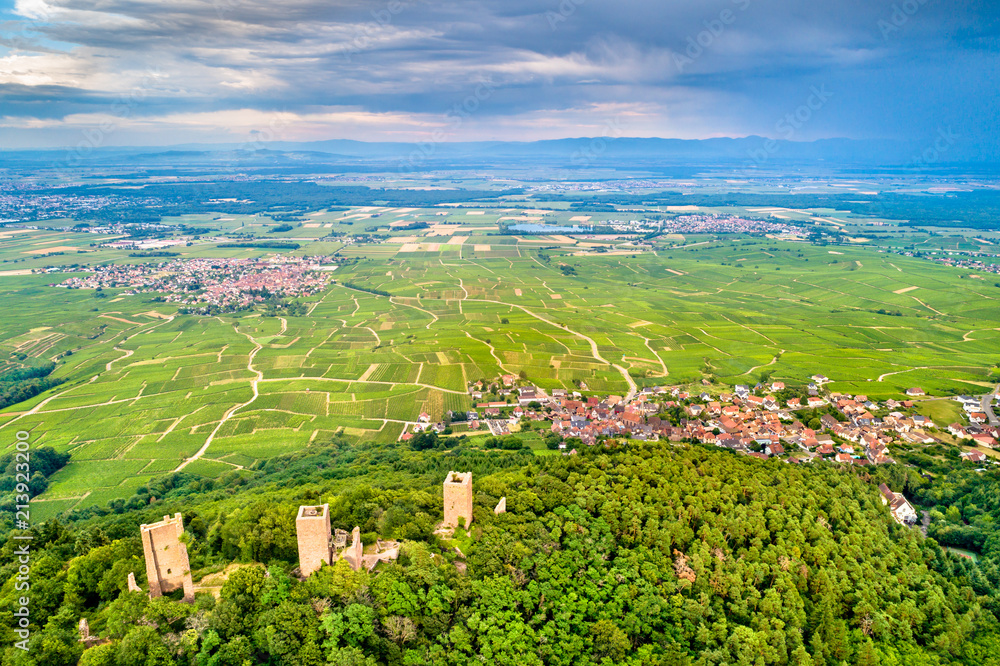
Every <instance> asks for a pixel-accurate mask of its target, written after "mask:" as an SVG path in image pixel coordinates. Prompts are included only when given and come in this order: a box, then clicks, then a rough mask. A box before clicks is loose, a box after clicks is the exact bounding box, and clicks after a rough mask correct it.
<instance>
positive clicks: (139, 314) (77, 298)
mask: <svg viewBox="0 0 1000 666" xmlns="http://www.w3.org/2000/svg"><path fill="white" fill-rule="evenodd" d="M473 212H474V210H473ZM390 213H391V214H390ZM828 214H832V213H828ZM373 215H377V216H378V217H373ZM574 215H575V214H574V213H573V212H571V211H566V212H562V211H558V210H557V209H555V208H553V211H552V212H550V213H548V214H547V215H546V216H545V217H546V221H547V222H555V223H559V224H576V223H578V222H580V221H581V220H579V219H578V220H576V221H574V220H573V217H574ZM816 215H820V213H819V212H814V213H809V214H806V215H805V217H810V218H811V217H812V216H816ZM420 216H423V217H424V218H426V219H431V220H432V222H433V223H432V224H427V225H424V226H423V227H421V228H419V229H416V230H414V229H401V230H398V231H397V230H395V229H394V228H393V227H392V223H393V222H394V221H402V222H403V223H404V226H405V223H408V222H409V221H412V220H417V219H420ZM432 216H433V219H432ZM230 217H231V219H222V218H221V217H219V216H215V217H207V216H202V217H200V218H198V219H195V220H190V219H189V220H186V223H189V224H190V223H194V222H197V223H198V224H215V225H218V226H219V231H220V233H222V232H226V231H233V230H234V229H240V228H243V227H241V225H253V224H257V225H261V224H263V222H262V221H261V220H260V219H258V218H256V217H254V218H250V217H245V218H239V217H232V216H230ZM502 217H513V218H519V217H530V216H527V215H517V214H516V213H513V212H512V211H507V212H503V213H502V214H498V213H497V212H495V211H490V212H489V213H488V214H483V215H473V214H469V210H465V209H460V210H450V211H448V212H447V213H446V214H444V215H443V216H442V214H441V213H440V212H439V211H433V210H422V209H411V210H410V211H409V212H403V213H400V212H399V211H398V210H397V211H393V210H387V209H371V210H368V211H366V212H353V211H347V212H336V213H327V212H323V211H319V212H317V213H316V214H315V215H313V216H312V217H310V219H312V220H313V221H312V222H309V223H308V225H322V226H319V227H316V226H306V225H303V226H301V227H297V228H296V230H295V231H294V232H288V233H285V234H279V235H282V236H283V237H288V238H291V239H294V240H296V242H299V243H300V244H302V247H301V248H300V249H299V250H295V251H294V252H293V253H294V254H296V255H298V256H303V255H310V254H323V253H332V252H338V251H339V253H340V254H339V256H340V257H342V258H344V259H346V262H345V263H343V264H342V265H340V266H338V267H337V270H336V271H334V272H332V273H330V278H331V281H330V282H329V283H328V285H327V287H326V288H325V289H324V290H323V291H322V293H320V294H318V295H317V296H315V297H313V298H311V299H309V300H308V301H307V302H306V303H305V305H307V306H308V307H307V308H306V310H305V313H304V314H299V315H297V316H292V315H288V316H285V315H282V316H278V317H265V316H262V315H261V313H259V312H258V313H253V314H246V313H244V314H236V315H232V314H230V315H225V314H224V315H220V316H216V317H202V316H195V315H180V314H178V313H177V310H176V307H174V306H170V305H167V304H164V303H156V302H153V301H152V299H151V298H150V297H149V295H143V294H140V295H132V296H128V295H123V294H121V293H118V292H117V291H115V290H111V293H107V294H106V297H105V298H95V294H93V293H92V292H91V291H89V290H83V289H81V290H65V289H56V288H54V287H51V286H48V285H50V284H52V283H57V282H60V281H62V280H63V279H65V277H66V274H65V273H61V272H60V271H61V270H63V269H62V268H60V267H65V266H67V265H69V264H71V263H72V262H74V261H75V262H82V261H87V262H96V263H101V262H105V263H107V262H121V261H154V260H153V259H136V258H128V257H126V256H125V255H126V253H125V252H124V251H121V250H108V249H99V248H94V247H91V243H90V242H87V243H84V242H82V241H80V240H79V234H76V236H77V238H78V239H77V240H75V241H74V240H73V238H72V236H73V234H68V233H63V234H54V233H52V232H42V231H36V232H25V233H17V234H11V235H9V236H8V237H5V238H3V239H0V243H2V245H0V253H2V256H3V257H4V258H5V261H7V262H10V263H9V264H8V266H9V269H8V272H7V273H6V274H4V275H3V276H2V277H0V295H2V298H3V301H4V303H5V304H9V307H10V308H11V311H16V312H18V313H19V314H20V315H21V316H19V317H8V318H6V319H5V321H4V323H3V324H2V325H0V344H2V345H3V346H4V347H5V349H6V350H7V352H8V353H9V354H10V355H14V354H20V355H22V356H23V357H24V358H27V359H29V360H30V359H33V360H37V361H41V360H47V359H50V358H59V359H61V360H60V363H59V366H58V369H57V371H56V376H58V377H59V378H62V379H65V380H66V381H65V383H63V384H62V385H60V386H58V387H56V388H54V389H51V390H49V391H47V392H46V393H43V394H41V395H38V396H36V397H34V398H32V399H30V400H27V401H25V402H21V403H19V404H16V405H13V406H11V407H9V408H7V409H6V410H3V411H2V412H0V429H2V430H3V431H4V433H5V436H6V435H7V434H12V433H13V432H14V431H15V430H29V431H31V432H32V434H33V437H34V438H35V441H36V442H37V444H38V445H51V446H53V447H55V448H56V449H57V450H59V451H67V452H69V453H70V454H71V456H72V457H71V461H70V463H69V464H68V465H67V466H66V467H65V468H63V469H62V470H60V471H59V472H58V473H56V474H55V475H54V476H53V477H52V479H51V485H50V487H49V488H48V490H47V491H46V492H45V493H44V495H43V496H41V497H40V498H39V499H40V500H41V504H40V506H44V507H45V509H43V511H45V512H46V515H48V514H55V513H57V512H58V511H63V510H66V509H69V508H72V507H84V506H89V505H92V504H94V503H105V502H107V501H109V500H111V499H114V498H126V497H129V496H131V494H132V493H133V492H134V490H135V489H136V488H137V487H138V486H139V485H141V484H142V483H145V482H146V481H148V480H149V479H151V478H153V477H155V476H159V475H162V474H164V473H166V472H169V471H172V470H181V469H183V470H184V471H186V472H189V473H192V474H197V475H204V476H218V475H220V474H223V473H225V472H226V471H228V470H232V469H239V468H242V467H246V466H248V465H251V464H254V463H255V462H256V461H259V460H264V459H267V458H271V457H274V456H276V455H279V454H281V453H284V452H288V451H292V450H297V449H302V448H305V447H308V446H310V444H311V443H312V442H314V441H316V439H317V438H324V437H329V436H330V435H332V434H334V433H338V432H339V433H342V434H344V435H345V436H346V437H347V438H348V440H351V441H362V440H363V441H374V442H380V443H386V444H388V443H391V442H394V441H396V440H397V439H398V438H399V436H400V435H401V434H402V433H403V431H404V429H405V428H406V427H407V425H408V424H412V423H414V422H416V421H417V419H418V416H419V414H420V413H421V412H427V413H429V414H430V415H431V417H432V418H433V419H440V418H441V417H442V416H443V415H444V414H445V412H446V411H448V410H464V409H468V408H469V407H471V406H472V401H471V400H470V398H469V397H468V394H467V386H468V384H469V383H470V382H473V381H476V380H479V379H488V378H494V377H496V376H497V375H499V374H505V373H511V374H518V373H523V375H524V376H525V377H527V379H528V380H530V381H532V382H534V383H536V384H537V385H539V386H541V387H544V388H548V389H551V388H560V387H561V388H566V389H570V390H574V389H577V388H583V387H585V388H583V390H584V391H585V392H590V393H593V394H608V393H616V394H626V393H628V392H629V391H630V390H632V388H633V386H635V387H642V386H649V385H657V384H670V385H678V384H691V383H695V382H702V381H703V380H704V381H707V382H709V383H712V384H714V385H715V386H716V388H717V389H720V388H721V387H723V386H725V385H732V384H737V383H754V382H755V381H757V380H760V379H761V378H763V377H764V376H767V377H770V378H772V379H774V380H782V381H785V382H786V383H788V384H789V385H790V386H802V385H803V384H804V383H806V382H807V381H808V377H809V376H810V375H813V374H815V373H822V374H825V375H827V376H829V377H830V378H831V379H832V380H833V384H832V385H831V388H832V389H833V390H843V391H847V392H852V393H860V392H863V393H865V394H867V395H869V396H872V397H875V398H884V397H890V396H899V395H901V394H902V392H903V391H904V390H905V389H906V388H908V387H911V386H921V387H922V388H923V389H924V390H926V391H927V392H928V393H932V394H935V393H936V394H942V393H949V392H961V393H972V392H977V391H981V390H982V389H981V388H980V387H984V386H992V384H991V381H994V380H993V377H991V375H990V370H991V368H992V367H994V366H995V365H996V364H997V362H998V361H1000V356H998V354H997V349H1000V307H998V305H1000V289H998V288H997V286H996V285H995V284H994V282H995V281H993V280H982V279H970V278H969V275H968V271H964V272H963V271H962V270H957V269H955V268H952V267H948V266H942V265H939V264H936V263H932V262H928V261H925V260H920V259H915V258H909V257H905V256H900V255H899V254H893V253H887V252H879V251H876V250H875V249H874V248H872V247H866V246H864V245H858V246H853V245H838V246H836V249H832V248H831V247H828V246H822V245H813V244H808V243H804V242H793V241H789V240H784V239H772V238H763V237H752V238H751V237H739V236H718V235H690V234H689V235H687V236H681V237H677V236H662V237H660V238H658V239H656V241H655V242H654V243H652V244H651V245H649V246H647V247H645V248H637V247H635V246H631V245H629V244H628V243H627V242H626V243H625V244H623V242H622V240H621V239H616V238H590V239H586V238H584V239H581V238H578V237H573V238H570V237H564V236H559V235H552V236H544V235H543V236H510V235H498V234H497V233H496V222H497V221H498V218H502ZM592 217H595V219H596V218H597V217H598V216H592ZM438 221H440V222H442V223H438ZM444 221H447V222H448V224H443V222H444ZM846 222H847V221H846V220H845V223H846ZM347 223H350V224H347ZM859 224H860V223H859ZM225 225H229V226H228V227H227V226H225ZM233 225H236V226H233ZM327 225H329V226H327ZM375 225H381V226H382V228H383V230H388V236H387V237H386V239H385V240H383V241H381V242H356V243H349V244H344V243H342V242H339V241H334V240H331V239H329V238H324V235H325V233H329V231H330V230H335V229H337V228H341V229H344V230H345V231H346V230H351V229H353V231H352V233H361V232H362V231H364V230H365V229H369V228H374V226H375ZM359 227H361V228H360V229H359ZM313 232H316V233H313ZM914 238H923V237H922V236H918V235H914ZM937 240H941V239H940V238H938V239H937ZM36 245H37V246H38V247H39V248H45V247H58V248H64V247H65V248H68V247H76V248H79V250H73V251H72V253H70V252H69V251H63V252H64V253H63V254H61V255H54V256H49V257H43V256H42V253H34V252H33V250H31V249H26V248H34V247H35V246H36ZM217 245H218V241H212V242H200V243H196V244H193V245H191V246H184V247H179V248H177V252H178V253H179V254H180V255H181V256H185V257H191V258H195V257H212V256H219V257H222V256H240V257H246V256H265V255H269V254H273V253H274V251H273V250H271V251H268V250H266V249H260V250H258V249H226V248H218V247H217ZM595 249H599V250H601V251H595ZM78 251H79V252H83V253H84V254H77V252H78ZM70 260H72V261H70ZM22 266H26V267H28V268H38V267H40V266H53V267H54V268H53V269H52V271H53V272H51V273H48V274H44V275H39V274H33V275H23V274H19V273H20V271H17V270H15V269H19V268H21V267H22ZM106 291H107V290H106ZM118 291H120V290H118ZM28 322H30V324H29V323H28ZM66 352H72V354H71V355H66ZM6 441H11V438H10V437H8V438H7V440H6Z"/></svg>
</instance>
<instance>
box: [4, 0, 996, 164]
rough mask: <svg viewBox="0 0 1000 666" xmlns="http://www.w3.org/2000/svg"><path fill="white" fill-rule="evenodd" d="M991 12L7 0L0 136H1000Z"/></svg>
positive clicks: (984, 140) (625, 1) (877, 4)
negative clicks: (945, 134)
mask: <svg viewBox="0 0 1000 666" xmlns="http://www.w3.org/2000/svg"><path fill="white" fill-rule="evenodd" d="M998 17H1000V2H997V0H972V1H968V2H958V1H945V0H823V1H821V2H810V1H803V0H530V1H529V0H460V1H451V0H434V1H432V0H373V1H370V2H360V1H355V0H207V1H205V0H169V1H165V0H0V149H8V150H9V149H17V148H30V147H65V146H75V145H79V144H81V143H85V144H89V145H91V146H93V147H98V146H117V145H142V146H150V145H170V144H179V143H196V142H197V143H216V142H219V143H226V142H244V141H254V140H260V141H267V140H281V141H311V140H324V139H358V140H365V141H478V140H513V141H531V140H537V139H553V138H563V137H580V136H639V137H646V136H658V137H667V138H682V139H700V138H711V137H720V136H748V135H761V136H769V137H775V138H784V139H792V140H799V141H811V140H815V139H821V138H831V137H846V138H857V139H874V138H878V139H905V140H909V141H916V142H922V141H926V142H928V143H932V142H933V141H934V140H935V138H936V137H938V136H940V134H941V133H942V132H947V133H948V135H949V136H958V137H961V140H962V141H969V142H976V143H978V144H980V145H987V146H1000V140H998V137H997V135H998V130H997V127H1000V122H998V121H1000V113H998V105H1000V101H998V100H1000V67H998V63H1000V59H998V52H1000V21H998Z"/></svg>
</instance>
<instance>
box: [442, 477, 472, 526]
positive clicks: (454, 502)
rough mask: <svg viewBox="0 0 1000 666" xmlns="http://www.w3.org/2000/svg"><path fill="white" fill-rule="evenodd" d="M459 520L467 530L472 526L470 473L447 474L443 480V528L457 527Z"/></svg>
mask: <svg viewBox="0 0 1000 666" xmlns="http://www.w3.org/2000/svg"><path fill="white" fill-rule="evenodd" d="M459 518H461V519H462V521H463V523H462V524H463V526H464V527H465V528H466V529H468V527H469V525H471V524H472V472H448V476H447V478H445V480H444V523H443V525H444V526H445V527H458V522H459Z"/></svg>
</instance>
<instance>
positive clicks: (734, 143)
mask: <svg viewBox="0 0 1000 666" xmlns="http://www.w3.org/2000/svg"><path fill="white" fill-rule="evenodd" d="M940 147H944V150H940V149H939V148H940ZM66 154H67V151H66V150H18V151H6V152H0V163H2V164H8V165H16V164H18V163H22V164H23V163H38V162H50V161H52V160H54V159H61V158H62V157H63V156H64V155H66ZM511 160H518V161H521V162H524V163H531V164H539V165H548V166H561V167H579V168H584V167H588V166H598V165H600V166H621V165H623V164H630V165H645V166H652V165H656V164H663V165H671V164H688V165H690V164H700V165H710V164H726V165H730V166H731V165H733V164H734V163H736V164H740V165H741V166H744V167H762V168H765V169H766V168H767V167H769V166H773V165H779V164H781V165H787V164H789V163H802V164H811V165H814V166H821V165H827V166H830V167H849V166H851V165H857V166H871V165H878V166H883V167H889V166H900V167H905V166H910V167H920V168H926V167H935V166H944V165H949V164H952V165H953V164H961V163H966V164H968V163H980V164H982V163H996V162H997V161H998V160H997V157H996V156H995V155H994V154H993V153H992V151H989V150H987V149H986V148H980V147H979V146H976V145H969V143H963V142H954V141H953V142H951V143H949V142H948V141H946V140H944V139H943V138H942V140H939V141H938V142H937V146H935V141H933V140H931V141H929V142H928V143H927V144H926V145H922V144H919V143H915V142H907V141H893V140H855V139H823V140H819V141H810V142H803V141H785V140H775V139H768V138H764V137H759V136H749V137H742V138H716V139H702V140H684V139H659V138H634V137H622V138H609V137H593V138H588V137H582V138H574V139H555V140H547V141H531V142H516V141H479V142H440V143H432V142H427V143H370V142H364V141H352V140H349V139H332V140H328V141H310V142H287V141H274V142H267V143H262V142H257V143H253V144H235V143H219V144H183V145H176V146H167V147H162V146H161V147H102V148H97V149H94V150H92V151H90V153H89V154H88V155H86V156H84V157H83V158H82V159H81V160H80V162H81V163H84V164H102V163H104V164H107V163H110V162H122V161H125V162H130V163H143V164H160V165H165V164H173V165H176V164H204V165H206V166H207V165H210V164H218V163H220V162H221V163H232V162H239V163H241V164H243V163H246V164H253V165H275V166H278V165H296V164H297V165H306V164H310V163H313V164H320V163H328V164H337V163H355V164H356V163H358V162H369V163H372V164H373V165H374V164H385V163H388V164H392V165H396V166H399V165H409V166H411V167H414V168H420V167H428V166H442V165H447V164H451V165H455V164H469V165H510V164H511Z"/></svg>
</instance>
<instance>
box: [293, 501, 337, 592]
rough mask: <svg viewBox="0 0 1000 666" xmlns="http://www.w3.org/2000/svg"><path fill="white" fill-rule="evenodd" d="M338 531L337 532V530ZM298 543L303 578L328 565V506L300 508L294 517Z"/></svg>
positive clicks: (329, 539)
mask: <svg viewBox="0 0 1000 666" xmlns="http://www.w3.org/2000/svg"><path fill="white" fill-rule="evenodd" d="M338 531H339V530H338ZM295 533H296V536H297V538H298V542H299V572H300V573H301V574H302V576H303V577H306V576H309V575H310V574H312V572H314V571H316V570H317V569H319V568H320V567H321V566H323V564H324V563H326V564H329V563H330V555H331V545H332V541H331V535H330V505H329V504H322V505H320V506H300V507H299V514H298V516H296V517H295Z"/></svg>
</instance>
